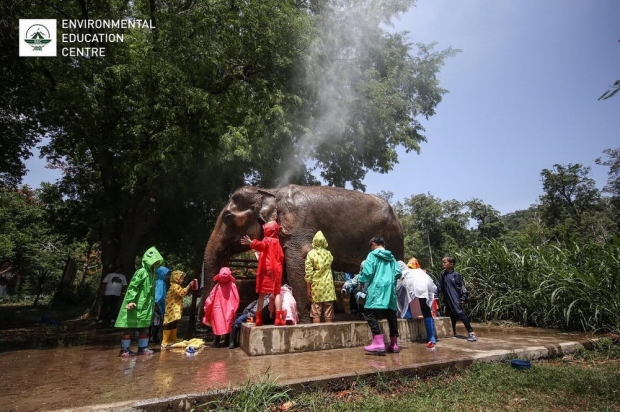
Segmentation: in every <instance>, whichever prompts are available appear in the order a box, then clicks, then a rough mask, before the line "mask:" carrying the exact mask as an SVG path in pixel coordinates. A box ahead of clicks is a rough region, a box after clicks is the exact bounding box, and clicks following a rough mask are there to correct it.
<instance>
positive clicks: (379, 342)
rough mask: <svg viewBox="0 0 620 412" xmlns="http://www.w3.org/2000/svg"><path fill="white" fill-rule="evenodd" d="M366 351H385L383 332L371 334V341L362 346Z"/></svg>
mask: <svg viewBox="0 0 620 412" xmlns="http://www.w3.org/2000/svg"><path fill="white" fill-rule="evenodd" d="M364 350H365V351H366V352H373V353H385V342H384V341H383V334H381V335H372V342H371V343H370V345H368V346H364Z"/></svg>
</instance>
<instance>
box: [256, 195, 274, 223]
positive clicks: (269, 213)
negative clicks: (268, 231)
mask: <svg viewBox="0 0 620 412" xmlns="http://www.w3.org/2000/svg"><path fill="white" fill-rule="evenodd" d="M258 193H260V194H262V195H263V203H262V206H261V208H260V210H259V211H258V218H259V219H260V220H262V221H263V223H267V222H271V221H272V220H276V217H277V215H278V210H277V208H276V194H275V192H273V191H271V190H266V189H258Z"/></svg>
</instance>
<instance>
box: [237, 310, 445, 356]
mask: <svg viewBox="0 0 620 412" xmlns="http://www.w3.org/2000/svg"><path fill="white" fill-rule="evenodd" d="M379 324H380V326H381V329H382V330H383V331H384V332H385V341H386V343H388V342H389V336H388V331H389V327H388V324H387V320H380V321H379ZM435 330H436V333H437V337H438V338H439V339H441V338H446V337H448V336H452V327H451V325H450V318H447V317H438V318H435ZM398 334H399V340H400V341H403V342H404V341H409V342H414V341H419V340H426V328H425V327H424V319H399V320H398ZM371 339H372V333H371V332H370V328H369V327H368V323H367V322H366V321H363V320H357V321H345V322H332V323H314V324H313V323H308V324H300V325H287V326H272V325H267V326H248V325H247V324H245V323H244V324H243V325H242V326H241V331H240V336H239V346H240V347H241V349H242V350H243V351H244V352H245V353H247V354H248V355H250V356H259V355H276V354H283V353H296V352H309V351H318V350H326V349H340V348H351V347H356V346H363V345H368V343H369V342H370V340H371Z"/></svg>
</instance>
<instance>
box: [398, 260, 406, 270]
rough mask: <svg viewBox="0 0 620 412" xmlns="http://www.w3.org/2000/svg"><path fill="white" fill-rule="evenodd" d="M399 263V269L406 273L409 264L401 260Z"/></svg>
mask: <svg viewBox="0 0 620 412" xmlns="http://www.w3.org/2000/svg"><path fill="white" fill-rule="evenodd" d="M397 263H398V268H399V269H400V271H401V272H404V271H405V270H407V264H406V263H405V262H403V261H402V260H399V261H398V262H397Z"/></svg>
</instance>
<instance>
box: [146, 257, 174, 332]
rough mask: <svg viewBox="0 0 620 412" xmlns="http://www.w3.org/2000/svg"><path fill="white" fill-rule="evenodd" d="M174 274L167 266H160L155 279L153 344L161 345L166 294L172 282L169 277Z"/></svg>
mask: <svg viewBox="0 0 620 412" xmlns="http://www.w3.org/2000/svg"><path fill="white" fill-rule="evenodd" d="M171 273H172V271H171V270H170V269H168V268H167V267H165V266H160V267H158V268H157V270H156V271H155V275H156V276H157V279H155V313H153V322H152V323H151V333H150V335H151V342H152V343H160V340H159V328H160V327H161V324H162V322H163V321H164V314H165V313H166V293H167V291H168V287H167V286H166V284H167V283H169V282H170V279H169V276H170V274H171Z"/></svg>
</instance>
